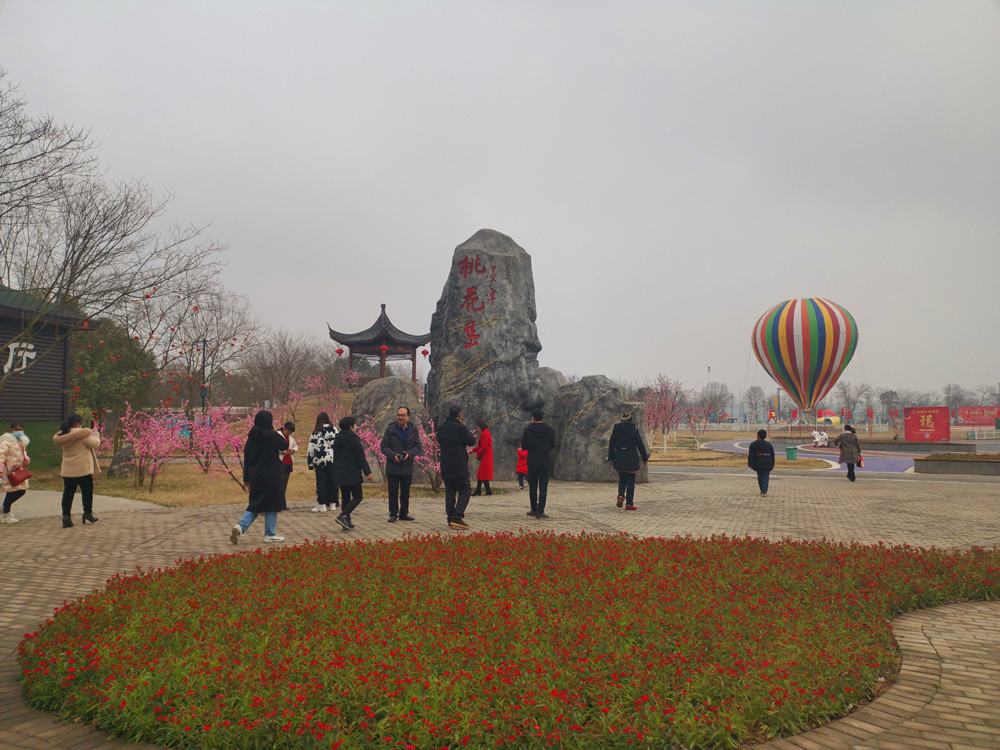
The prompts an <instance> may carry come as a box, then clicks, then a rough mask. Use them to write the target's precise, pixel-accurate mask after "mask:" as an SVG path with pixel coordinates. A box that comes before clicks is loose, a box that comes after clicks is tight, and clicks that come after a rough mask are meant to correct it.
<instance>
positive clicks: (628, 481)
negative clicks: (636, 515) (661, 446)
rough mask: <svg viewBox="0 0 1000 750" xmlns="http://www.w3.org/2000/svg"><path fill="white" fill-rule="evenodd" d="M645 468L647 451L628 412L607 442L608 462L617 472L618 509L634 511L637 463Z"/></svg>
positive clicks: (647, 459) (612, 431)
mask: <svg viewBox="0 0 1000 750" xmlns="http://www.w3.org/2000/svg"><path fill="white" fill-rule="evenodd" d="M640 459H641V460H642V463H643V465H644V466H645V465H646V464H647V463H648V462H649V451H647V450H646V444H645V443H644V442H643V440H642V435H640V434H639V428H638V427H636V426H635V422H633V421H632V415H631V414H630V413H629V412H625V413H624V414H622V418H621V421H620V422H619V423H618V424H616V425H615V426H614V429H613V430H611V440H610V441H608V461H610V462H611V463H612V466H614V469H615V471H617V472H618V501H617V505H618V507H619V508H620V507H622V505H623V504H624V505H625V510H636V507H635V502H634V500H635V477H636V474H638V473H639V461H640Z"/></svg>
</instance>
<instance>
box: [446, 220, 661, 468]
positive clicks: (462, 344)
mask: <svg viewBox="0 0 1000 750" xmlns="http://www.w3.org/2000/svg"><path fill="white" fill-rule="evenodd" d="M541 348H542V344H541V342H540V341H539V340H538V330H537V328H536V327H535V280H534V277H533V275H532V273H531V256H529V255H528V253H527V252H525V251H524V249H523V248H521V247H519V246H518V244H517V243H516V242H514V240H512V239H511V238H510V237H508V236H507V235H505V234H501V233H500V232H495V231H493V230H492V229H481V230H479V231H478V232H476V233H475V234H474V235H472V237H470V238H469V239H468V240H466V241H465V242H463V243H462V244H461V245H459V246H458V247H457V248H455V254H454V255H453V256H452V260H451V270H450V272H449V274H448V280H447V282H446V283H445V285H444V290H443V291H442V293H441V299H440V300H438V304H437V310H436V311H435V313H434V315H433V317H432V318H431V355H430V364H431V370H430V374H429V375H428V376H427V413H428V415H429V416H430V417H431V418H433V419H442V418H444V417H445V416H446V415H447V413H448V408H449V407H450V406H452V405H458V406H461V407H462V411H463V414H464V417H465V423H466V424H467V425H468V426H469V427H470V429H472V428H474V427H475V423H476V420H478V419H484V420H486V423H487V424H488V425H489V428H490V432H492V433H493V461H494V476H495V477H496V478H497V479H512V478H513V476H514V467H515V464H516V462H517V446H518V443H520V441H521V433H522V432H523V431H524V427H525V425H527V424H528V422H529V421H531V414H530V412H531V411H532V410H533V409H535V408H538V407H542V408H544V410H545V420H546V421H547V422H549V423H550V424H552V426H553V427H554V428H555V430H556V439H557V444H556V452H555V454H554V459H555V460H554V468H553V476H554V477H555V478H556V479H564V480H576V481H591V482H602V481H603V482H617V481H618V475H617V474H616V473H615V472H614V471H612V470H611V469H609V468H608V464H607V461H606V459H607V453H608V438H609V437H610V436H611V428H612V427H614V425H615V423H616V422H617V421H618V420H619V418H620V416H621V413H622V412H623V411H630V412H632V413H633V419H634V420H635V421H636V423H637V424H638V426H639V429H640V430H642V428H643V417H644V413H645V412H644V409H643V407H642V405H641V404H629V403H627V402H626V401H625V399H624V394H623V393H622V390H621V388H619V387H618V386H616V385H615V384H614V383H613V382H612V381H611V380H609V379H608V378H606V377H604V376H603V375H596V376H591V377H586V378H582V379H580V380H579V381H577V382H575V383H567V382H566V378H564V377H563V376H562V374H561V373H560V372H559V371H558V370H553V369H552V368H550V367H539V366H538V352H539V351H541ZM470 468H472V469H473V471H474V470H475V465H474V462H473V465H472V466H471V467H470ZM637 479H638V481H640V482H645V481H648V478H647V474H646V472H645V470H643V471H641V472H640V473H639V476H638V477H637Z"/></svg>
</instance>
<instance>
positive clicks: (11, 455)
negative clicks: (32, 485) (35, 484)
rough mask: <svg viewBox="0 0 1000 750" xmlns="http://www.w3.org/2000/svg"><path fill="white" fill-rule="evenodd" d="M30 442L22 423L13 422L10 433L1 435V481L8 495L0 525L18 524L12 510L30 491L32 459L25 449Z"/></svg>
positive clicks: (5, 497) (4, 501) (5, 496)
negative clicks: (29, 467)
mask: <svg viewBox="0 0 1000 750" xmlns="http://www.w3.org/2000/svg"><path fill="white" fill-rule="evenodd" d="M30 442H31V441H30V440H28V436H27V435H25V434H24V425H23V424H22V423H20V422H11V425H10V432H5V433H4V434H3V435H0V472H2V475H3V476H2V477H0V479H2V484H3V487H2V489H3V491H4V492H5V493H6V494H5V495H4V498H3V515H0V523H17V518H16V517H15V516H14V514H13V513H12V512H11V508H12V506H13V505H14V503H15V502H16V501H17V500H20V499H21V498H22V497H24V493H25V492H27V491H28V478H29V477H30V476H31V472H30V471H28V468H27V467H28V464H30V463H31V459H30V458H29V457H28V452H27V450H25V449H26V448H27V447H28V443H30Z"/></svg>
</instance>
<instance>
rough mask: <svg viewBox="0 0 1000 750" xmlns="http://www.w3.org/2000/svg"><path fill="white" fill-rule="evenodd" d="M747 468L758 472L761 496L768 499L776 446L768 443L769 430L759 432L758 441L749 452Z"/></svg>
mask: <svg viewBox="0 0 1000 750" xmlns="http://www.w3.org/2000/svg"><path fill="white" fill-rule="evenodd" d="M747 466H749V467H750V468H751V469H753V470H754V471H756V472H757V486H758V487H760V496H761V497H767V485H768V481H769V480H770V478H771V470H772V469H773V468H774V446H773V445H771V444H770V443H769V442H767V430H757V439H756V440H754V441H753V442H752V443H750V448H749V449H748V451H747Z"/></svg>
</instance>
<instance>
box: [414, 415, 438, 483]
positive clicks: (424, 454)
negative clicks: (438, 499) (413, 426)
mask: <svg viewBox="0 0 1000 750" xmlns="http://www.w3.org/2000/svg"><path fill="white" fill-rule="evenodd" d="M417 434H418V435H420V447H421V451H420V455H419V456H414V458H413V463H415V464H416V465H417V466H419V467H420V468H421V469H422V470H423V472H424V473H425V474H427V478H428V479H430V482H431V490H432V491H433V492H434V494H435V495H436V494H439V493H440V492H441V487H442V485H443V484H444V480H443V479H442V478H441V446H440V445H439V444H438V439H437V431H436V430H435V428H434V422H433V420H430V419H427V420H423V421H418V422H417Z"/></svg>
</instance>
